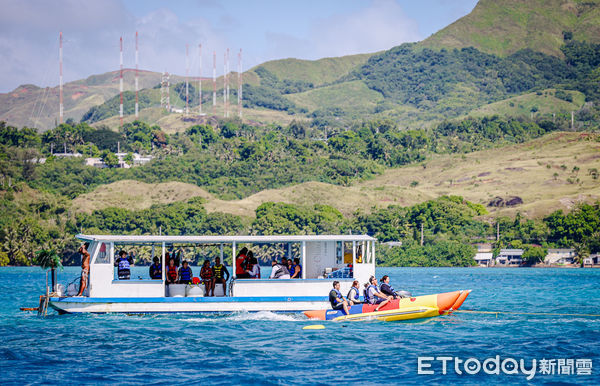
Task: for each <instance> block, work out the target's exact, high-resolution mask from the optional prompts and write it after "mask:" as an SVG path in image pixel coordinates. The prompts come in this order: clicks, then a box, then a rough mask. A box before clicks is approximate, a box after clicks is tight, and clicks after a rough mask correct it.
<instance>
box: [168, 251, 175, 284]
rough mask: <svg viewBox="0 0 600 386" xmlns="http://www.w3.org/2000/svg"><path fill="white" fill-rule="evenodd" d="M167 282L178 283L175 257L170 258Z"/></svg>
mask: <svg viewBox="0 0 600 386" xmlns="http://www.w3.org/2000/svg"><path fill="white" fill-rule="evenodd" d="M166 273H167V284H175V283H177V279H178V275H177V266H176V265H175V259H174V258H172V257H171V258H170V259H169V266H168V267H167V272H166Z"/></svg>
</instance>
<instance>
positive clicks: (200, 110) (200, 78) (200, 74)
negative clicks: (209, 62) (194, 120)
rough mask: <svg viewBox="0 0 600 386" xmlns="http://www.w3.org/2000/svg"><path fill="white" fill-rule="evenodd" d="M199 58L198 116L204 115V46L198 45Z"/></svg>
mask: <svg viewBox="0 0 600 386" xmlns="http://www.w3.org/2000/svg"><path fill="white" fill-rule="evenodd" d="M198 57H199V61H200V68H199V75H198V115H202V44H198Z"/></svg>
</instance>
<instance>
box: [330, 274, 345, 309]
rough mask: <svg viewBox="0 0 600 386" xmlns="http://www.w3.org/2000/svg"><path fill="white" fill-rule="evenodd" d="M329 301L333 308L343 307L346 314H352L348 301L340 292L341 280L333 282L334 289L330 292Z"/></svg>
mask: <svg viewBox="0 0 600 386" xmlns="http://www.w3.org/2000/svg"><path fill="white" fill-rule="evenodd" d="M329 302H330V303H331V308H333V309H334V310H341V309H343V310H344V312H345V313H346V315H349V314H350V312H349V311H348V302H347V301H346V298H344V296H343V295H342V293H341V292H340V282H339V281H337V280H335V281H334V282H333V289H332V290H331V291H330V292H329Z"/></svg>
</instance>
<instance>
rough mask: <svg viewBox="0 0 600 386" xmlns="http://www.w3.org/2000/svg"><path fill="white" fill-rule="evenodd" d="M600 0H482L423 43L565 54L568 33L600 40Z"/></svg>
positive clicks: (438, 46) (498, 51)
mask: <svg viewBox="0 0 600 386" xmlns="http://www.w3.org/2000/svg"><path fill="white" fill-rule="evenodd" d="M599 5H600V1H599V0H480V1H479V2H478V3H477V5H476V6H475V9H473V11H472V12H471V13H470V14H468V15H467V16H465V17H463V18H461V19H459V20H457V21H456V22H454V23H452V24H451V25H449V26H448V27H446V28H444V29H442V30H441V31H439V32H437V33H435V34H433V35H432V36H430V37H429V38H427V39H425V40H424V41H423V42H421V43H420V46H421V47H427V48H435V49H442V48H446V49H450V48H463V47H475V48H477V49H478V50H480V51H482V52H486V53H490V54H494V55H498V56H507V55H510V54H513V53H515V52H517V51H519V50H522V49H527V48H529V49H532V50H534V51H539V52H543V53H545V54H548V55H554V56H562V52H561V50H560V47H561V46H562V44H563V39H564V36H565V35H567V36H568V37H570V38H571V39H574V40H579V41H587V42H594V43H600V7H599Z"/></svg>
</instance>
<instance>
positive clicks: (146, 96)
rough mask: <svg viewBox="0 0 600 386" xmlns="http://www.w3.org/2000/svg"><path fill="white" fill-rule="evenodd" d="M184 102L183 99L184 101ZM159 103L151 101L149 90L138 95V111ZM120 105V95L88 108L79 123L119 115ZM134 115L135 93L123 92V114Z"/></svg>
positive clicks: (92, 121)
mask: <svg viewBox="0 0 600 386" xmlns="http://www.w3.org/2000/svg"><path fill="white" fill-rule="evenodd" d="M184 100H185V99H184ZM158 102H159V101H157V100H153V99H152V97H151V95H150V90H143V91H141V92H139V93H138V105H139V109H140V110H141V109H145V108H146V107H150V106H153V105H155V104H157V103H158ZM120 103H121V97H120V95H115V96H114V97H112V98H110V99H109V100H107V101H106V102H104V103H102V104H101V105H98V106H94V107H92V108H90V109H89V110H88V111H87V112H86V113H85V114H83V117H82V118H81V122H88V123H94V122H98V121H101V120H103V119H106V118H110V117H113V116H115V115H118V113H119V105H120ZM134 113H135V92H134V91H124V92H123V114H124V115H133V114H134Z"/></svg>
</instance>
